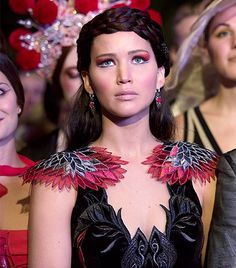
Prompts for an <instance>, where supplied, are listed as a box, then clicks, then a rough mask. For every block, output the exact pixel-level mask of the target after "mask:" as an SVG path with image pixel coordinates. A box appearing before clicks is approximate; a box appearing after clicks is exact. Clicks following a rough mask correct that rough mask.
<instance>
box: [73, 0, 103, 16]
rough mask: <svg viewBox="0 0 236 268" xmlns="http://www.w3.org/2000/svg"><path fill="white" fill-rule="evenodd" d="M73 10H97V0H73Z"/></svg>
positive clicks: (81, 11)
mask: <svg viewBox="0 0 236 268" xmlns="http://www.w3.org/2000/svg"><path fill="white" fill-rule="evenodd" d="M74 7H75V10H76V11H77V12H79V13H82V14H87V13H88V12H89V11H94V10H98V0H74Z"/></svg>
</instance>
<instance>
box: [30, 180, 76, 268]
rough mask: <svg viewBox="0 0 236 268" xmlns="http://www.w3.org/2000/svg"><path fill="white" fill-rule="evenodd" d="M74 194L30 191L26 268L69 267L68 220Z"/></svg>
mask: <svg viewBox="0 0 236 268" xmlns="http://www.w3.org/2000/svg"><path fill="white" fill-rule="evenodd" d="M76 194H77V192H76V191H75V190H74V189H71V190H70V191H67V190H63V191H59V190H58V189H54V190H52V188H51V187H45V186H44V185H36V186H33V187H32V193H31V202H30V220H29V267H31V268H48V267H50V268H67V267H68V268H69V267H71V233H70V220H71V213H72V209H73V207H74V204H75V200H76Z"/></svg>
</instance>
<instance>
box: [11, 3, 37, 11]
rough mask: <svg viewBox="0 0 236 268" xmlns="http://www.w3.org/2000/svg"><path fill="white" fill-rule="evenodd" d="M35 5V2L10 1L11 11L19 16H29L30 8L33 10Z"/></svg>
mask: <svg viewBox="0 0 236 268" xmlns="http://www.w3.org/2000/svg"><path fill="white" fill-rule="evenodd" d="M34 3H35V1H34V0H9V5H10V7H11V9H12V10H13V11H14V12H15V13H18V14H27V12H28V10H29V8H32V7H33V5H34Z"/></svg>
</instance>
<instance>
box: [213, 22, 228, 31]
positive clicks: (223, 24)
mask: <svg viewBox="0 0 236 268" xmlns="http://www.w3.org/2000/svg"><path fill="white" fill-rule="evenodd" d="M221 26H226V27H230V25H229V24H227V23H224V22H220V23H218V24H216V25H215V26H214V27H213V28H212V29H211V32H214V31H215V30H216V29H217V28H218V27H221Z"/></svg>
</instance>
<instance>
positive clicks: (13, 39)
mask: <svg viewBox="0 0 236 268" xmlns="http://www.w3.org/2000/svg"><path fill="white" fill-rule="evenodd" d="M28 33H31V31H29V30H27V29H25V28H18V29H16V30H15V31H13V32H12V33H11V34H10V36H9V40H8V41H9V44H10V46H11V47H12V48H13V49H15V50H21V49H22V42H23V41H22V40H20V37H21V36H23V35H26V34H28Z"/></svg>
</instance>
